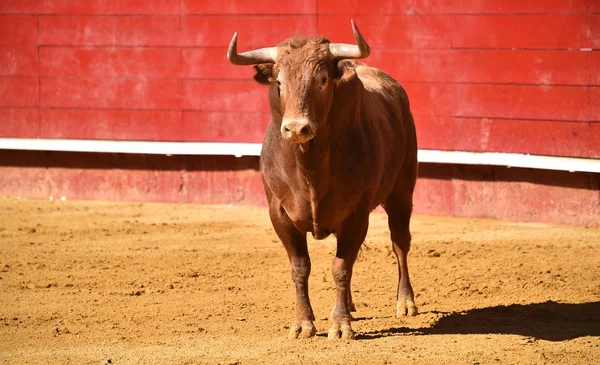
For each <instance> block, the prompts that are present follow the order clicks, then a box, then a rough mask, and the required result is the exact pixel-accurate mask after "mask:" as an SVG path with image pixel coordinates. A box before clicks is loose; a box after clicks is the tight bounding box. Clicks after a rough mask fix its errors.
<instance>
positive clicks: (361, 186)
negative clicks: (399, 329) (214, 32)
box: [227, 21, 417, 339]
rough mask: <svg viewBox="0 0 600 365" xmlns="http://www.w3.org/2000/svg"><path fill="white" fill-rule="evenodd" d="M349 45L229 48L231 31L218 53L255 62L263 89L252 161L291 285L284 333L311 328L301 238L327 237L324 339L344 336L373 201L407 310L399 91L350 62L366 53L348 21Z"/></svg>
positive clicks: (401, 306) (410, 166) (410, 162)
mask: <svg viewBox="0 0 600 365" xmlns="http://www.w3.org/2000/svg"><path fill="white" fill-rule="evenodd" d="M352 29H353V32H354V37H355V39H356V42H357V45H348V44H336V43H330V42H329V40H327V39H325V38H323V37H311V38H302V37H293V38H290V39H287V40H285V41H284V42H282V43H281V44H279V45H278V46H277V47H269V48H262V49H258V50H253V51H248V52H244V53H239V54H238V53H237V33H236V34H234V36H233V39H232V40H231V43H230V45H229V51H228V53H227V57H228V59H229V61H230V62H232V63H233V64H236V65H255V68H256V71H257V72H256V76H255V79H256V80H257V81H258V82H260V83H262V84H266V85H269V103H270V106H271V115H272V120H271V123H270V124H269V127H268V129H267V133H266V136H265V139H264V143H263V149H262V153H261V159H260V167H261V168H260V170H261V174H262V178H263V183H264V187H265V192H266V196H267V200H268V202H269V215H270V218H271V222H272V224H273V227H274V229H275V232H276V233H277V235H278V236H279V238H280V239H281V242H282V243H283V245H284V246H285V249H286V251H287V253H288V256H289V260H290V266H291V271H292V280H293V282H294V284H295V286H296V320H295V321H294V323H293V325H292V326H291V330H290V334H289V336H290V337H291V338H308V337H312V336H314V335H315V333H316V331H317V330H316V328H315V326H314V324H313V321H314V319H315V316H314V314H313V310H312V307H311V304H310V300H309V296H308V277H309V275H310V269H311V263H310V258H309V255H308V248H307V243H306V234H307V233H308V232H310V233H311V234H312V235H313V237H315V238H316V239H323V238H326V237H327V236H329V235H330V234H334V235H335V237H336V238H337V251H336V254H335V258H334V260H333V265H332V272H333V279H334V282H335V285H336V289H337V292H336V301H335V305H334V307H333V311H332V313H331V321H332V326H331V329H330V330H329V335H328V337H329V338H330V339H336V338H340V337H341V338H343V339H352V338H353V337H354V331H353V330H352V327H351V325H350V322H351V320H352V316H351V314H350V312H351V311H354V305H353V303H352V296H351V293H350V281H351V278H352V267H353V265H354V261H355V260H356V256H357V254H358V252H359V249H360V247H361V244H362V243H363V241H364V239H365V237H366V234H367V229H368V225H369V214H370V212H371V211H373V210H374V209H375V208H376V207H377V206H378V205H382V206H383V208H384V209H385V211H386V212H387V214H388V222H389V228H390V231H391V240H392V243H393V248H394V252H395V254H396V258H397V261H398V273H399V274H398V277H399V279H398V293H397V305H396V315H397V316H398V317H400V316H404V315H415V314H416V313H417V307H416V306H415V303H414V294H413V289H412V286H411V284H410V280H409V275H408V266H407V255H408V251H409V249H410V239H411V236H410V231H409V223H410V217H411V212H412V195H413V190H414V187H415V181H416V177H417V138H416V132H415V126H414V121H413V117H412V114H411V111H410V106H409V101H408V97H407V95H406V92H405V91H404V89H403V88H402V86H400V84H398V83H397V82H396V81H395V80H394V79H392V78H391V77H390V76H388V75H387V74H385V73H384V72H382V71H380V70H378V69H375V68H372V67H369V66H367V65H365V64H363V63H359V62H356V61H353V60H350V59H353V58H365V57H367V56H368V55H369V53H370V49H369V46H368V45H367V43H366V42H365V40H364V39H363V37H362V35H361V34H360V32H359V30H358V29H357V27H356V25H355V24H354V21H352Z"/></svg>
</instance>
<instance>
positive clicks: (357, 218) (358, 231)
mask: <svg viewBox="0 0 600 365" xmlns="http://www.w3.org/2000/svg"><path fill="white" fill-rule="evenodd" d="M368 226H369V216H368V214H358V213H355V215H353V216H352V217H350V218H348V219H347V220H346V221H345V222H344V224H343V226H342V229H341V230H340V232H339V233H338V236H337V241H338V242H337V251H336V254H335V258H334V259H333V265H332V268H331V269H332V274H333V281H334V282H335V286H336V297H335V305H334V307H333V310H332V312H331V328H330V329H329V333H328V336H327V337H328V338H329V339H330V340H335V339H339V338H341V339H343V340H352V339H354V335H355V334H354V330H353V329H352V326H351V324H350V323H351V321H352V315H351V314H350V312H351V311H352V310H353V309H354V308H353V307H354V304H353V303H352V296H351V294H350V282H351V280H352V269H353V266H354V262H355V261H356V256H357V255H358V251H359V250H360V246H361V244H362V243H363V241H364V240H365V237H366V235H367V229H368Z"/></svg>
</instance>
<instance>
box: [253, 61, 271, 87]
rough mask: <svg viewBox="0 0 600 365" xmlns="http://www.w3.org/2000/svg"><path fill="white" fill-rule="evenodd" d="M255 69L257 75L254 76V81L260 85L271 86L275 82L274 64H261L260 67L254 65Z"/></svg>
mask: <svg viewBox="0 0 600 365" xmlns="http://www.w3.org/2000/svg"><path fill="white" fill-rule="evenodd" d="M254 69H255V70H256V74H255V75H254V80H256V82H258V83H259V84H263V85H269V84H270V83H271V82H273V64H272V63H261V64H259V65H254Z"/></svg>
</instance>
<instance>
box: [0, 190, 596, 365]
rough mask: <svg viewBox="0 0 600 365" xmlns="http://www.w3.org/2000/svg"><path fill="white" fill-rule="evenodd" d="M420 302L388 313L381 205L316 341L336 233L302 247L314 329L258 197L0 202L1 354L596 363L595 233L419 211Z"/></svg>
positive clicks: (389, 259) (28, 358) (416, 263)
mask: <svg viewBox="0 0 600 365" xmlns="http://www.w3.org/2000/svg"><path fill="white" fill-rule="evenodd" d="M412 230H413V249H412V251H411V254H410V257H409V260H410V261H409V264H410V270H411V275H412V280H413V281H412V282H413V286H414V288H415V293H416V296H417V297H416V301H417V305H418V306H419V307H420V311H421V313H420V315H419V316H417V317H414V318H410V319H407V320H399V319H396V318H394V311H395V303H394V301H395V300H394V293H395V288H396V278H397V271H396V270H397V269H396V263H395V258H394V255H393V253H392V250H391V244H390V241H389V238H388V234H389V233H388V229H387V227H386V216H385V215H384V214H373V215H372V217H371V227H370V230H369V235H368V237H367V240H366V242H365V245H364V246H363V249H362V251H361V254H360V255H359V258H358V261H357V264H356V266H355V274H354V280H353V289H354V290H353V292H354V301H355V303H356V306H357V312H356V313H355V317H356V319H357V320H356V321H355V322H354V324H353V326H354V329H355V330H356V331H357V340H355V341H353V342H342V341H328V340H327V330H328V328H329V322H328V318H327V317H328V315H329V311H330V310H331V307H332V305H333V300H334V293H335V289H334V285H333V283H332V278H331V272H330V267H331V260H332V258H333V252H334V248H335V243H334V241H333V239H327V240H324V241H314V240H311V241H310V243H309V247H310V251H311V257H312V261H313V270H312V274H311V279H310V294H311V299H312V302H313V307H314V309H315V314H316V316H317V321H316V323H315V324H316V325H317V328H318V330H319V332H318V334H317V336H316V337H315V338H312V339H310V340H288V339H287V332H288V328H289V327H288V326H289V323H290V322H291V320H292V317H293V307H294V289H293V285H292V282H291V278H290V273H289V268H288V262H287V256H286V254H285V251H284V249H283V248H282V246H281V245H280V243H279V241H278V240H277V238H276V236H275V233H274V231H273V230H272V229H271V226H270V223H269V220H268V216H267V211H266V210H265V209H264V208H256V207H224V206H223V207H209V206H200V205H159V204H116V203H100V202H70V201H35V200H25V199H16V198H1V199H0V364H61V365H64V364H96V365H102V364H105V363H107V361H108V360H109V359H110V360H111V363H112V364H117V365H119V364H162V365H166V364H324V363H329V364H390V363H410V364H517V363H518V364H600V270H599V267H600V230H594V229H583V228H572V227H559V226H548V225H536V224H517V223H509V222H499V221H489V220H476V219H454V218H440V217H426V216H415V217H414V218H413V225H412Z"/></svg>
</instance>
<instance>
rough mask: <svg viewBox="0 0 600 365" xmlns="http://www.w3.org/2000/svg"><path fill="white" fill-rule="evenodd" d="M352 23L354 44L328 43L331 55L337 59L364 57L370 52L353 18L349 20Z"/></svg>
mask: <svg viewBox="0 0 600 365" xmlns="http://www.w3.org/2000/svg"><path fill="white" fill-rule="evenodd" d="M351 23H352V32H353V33H354V39H356V45H354V44H344V43H330V44H329V51H330V52H331V54H332V55H334V56H335V58H337V59H340V60H341V59H344V58H366V57H369V55H370V54H371V49H370V48H369V45H368V44H367V42H366V41H365V39H364V38H363V36H362V34H360V31H359V30H358V27H357V26H356V23H354V19H352V20H351Z"/></svg>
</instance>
